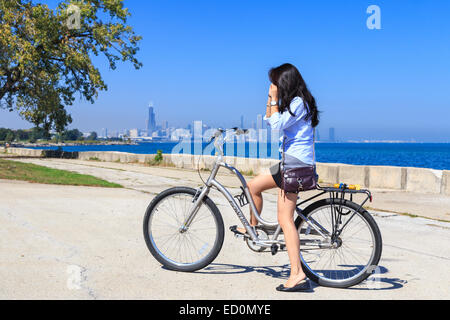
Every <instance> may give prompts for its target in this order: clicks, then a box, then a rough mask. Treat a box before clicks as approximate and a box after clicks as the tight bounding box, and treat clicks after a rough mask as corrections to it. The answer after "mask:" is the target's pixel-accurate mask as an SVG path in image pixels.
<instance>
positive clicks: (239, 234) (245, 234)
mask: <svg viewBox="0 0 450 320" xmlns="http://www.w3.org/2000/svg"><path fill="white" fill-rule="evenodd" d="M230 231H231V232H233V233H234V235H236V236H243V237H250V236H249V235H248V233H247V232H245V233H243V232H241V231H239V230H238V226H231V227H230Z"/></svg>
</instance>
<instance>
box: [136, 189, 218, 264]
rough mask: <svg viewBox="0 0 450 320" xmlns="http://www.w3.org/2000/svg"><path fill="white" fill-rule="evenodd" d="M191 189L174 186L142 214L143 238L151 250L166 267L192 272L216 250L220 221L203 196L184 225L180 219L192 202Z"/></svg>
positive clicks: (154, 200) (216, 251)
mask: <svg viewBox="0 0 450 320" xmlns="http://www.w3.org/2000/svg"><path fill="white" fill-rule="evenodd" d="M196 191H197V190H195V189H192V188H186V187H177V188H172V189H168V190H165V191H163V192H161V193H160V194H159V195H157V196H156V197H155V198H154V199H153V201H152V202H151V203H150V205H149V206H148V208H147V211H146V213H145V217H144V238H145V242H146V244H147V247H148V249H149V250H150V252H151V254H152V255H153V256H154V257H155V259H156V260H158V261H159V262H160V263H161V264H163V265H164V266H165V267H166V268H168V269H171V270H176V271H184V272H193V271H196V270H199V269H202V268H204V267H206V266H207V265H209V264H210V263H211V262H212V261H213V260H214V259H215V258H216V257H217V255H218V254H219V252H220V250H221V248H222V245H223V240H224V225H223V219H222V216H221V215H220V212H219V209H217V207H216V205H215V204H214V202H212V201H211V199H209V198H208V197H205V198H204V200H203V202H202V204H201V206H200V208H199V210H198V212H197V214H196V216H195V218H194V220H193V221H192V223H191V225H190V227H189V228H188V229H183V228H182V227H183V223H184V221H185V220H186V218H187V215H188V213H189V210H190V209H191V207H192V206H193V205H194V203H195V200H194V199H195V195H196Z"/></svg>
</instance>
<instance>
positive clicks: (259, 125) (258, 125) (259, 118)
mask: <svg viewBox="0 0 450 320" xmlns="http://www.w3.org/2000/svg"><path fill="white" fill-rule="evenodd" d="M262 128H263V116H262V115H261V114H258V115H257V116H256V130H261V129H262Z"/></svg>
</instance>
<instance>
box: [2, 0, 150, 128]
mask: <svg viewBox="0 0 450 320" xmlns="http://www.w3.org/2000/svg"><path fill="white" fill-rule="evenodd" d="M122 1H123V0H84V1H81V0H80V1H69V0H65V1H62V2H60V3H59V5H58V6H57V8H56V9H54V10H53V9H49V8H48V6H47V5H46V4H41V3H35V1H33V0H14V1H11V0H0V22H1V24H0V107H3V108H6V109H8V110H9V111H16V112H18V113H19V114H20V116H21V117H22V118H24V119H25V120H27V121H30V122H32V123H33V124H35V125H36V126H40V127H42V128H43V129H44V130H45V131H46V132H49V131H50V129H52V128H54V129H56V131H57V132H62V131H63V130H64V128H65V127H66V126H67V125H68V124H69V123H71V122H72V118H71V116H70V114H69V113H68V112H67V110H66V106H69V105H72V104H73V102H74V100H75V95H76V93H79V94H80V97H81V98H84V99H86V100H87V101H89V102H91V103H94V101H95V98H96V97H97V95H98V92H99V91H102V90H107V86H106V84H105V83H104V81H103V79H102V76H101V74H100V72H99V70H98V68H97V67H95V66H94V64H93V62H92V60H91V57H92V56H93V55H95V56H98V55H99V54H102V55H104V56H105V57H106V59H107V61H108V63H109V67H110V68H111V69H115V68H116V63H117V62H118V61H124V62H125V61H128V62H131V63H132V64H133V65H134V67H135V68H136V69H139V68H140V67H141V66H142V64H141V63H140V62H139V61H138V60H137V59H136V57H135V56H136V53H137V51H138V50H139V48H138V46H137V45H138V42H139V41H140V40H141V39H142V38H141V37H139V36H136V35H135V33H134V31H133V29H132V28H131V27H130V26H127V19H128V17H129V16H130V13H129V12H128V9H126V8H124V6H123V3H122ZM71 2H72V4H71ZM78 20H79V21H78ZM73 21H75V22H76V23H73ZM78 22H79V23H78Z"/></svg>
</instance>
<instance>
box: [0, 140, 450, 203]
mask: <svg viewBox="0 0 450 320" xmlns="http://www.w3.org/2000/svg"><path fill="white" fill-rule="evenodd" d="M4 152H5V148H0V153H4ZM7 153H8V154H15V155H19V156H26V157H41V155H42V150H36V149H25V148H8V150H7ZM154 158H155V155H148V154H134V153H125V152H113V151H89V152H80V153H79V157H78V159H80V160H99V161H109V162H122V163H148V162H151V161H152V160H153V159H154ZM214 160H215V157H213V156H198V155H186V154H174V155H163V161H162V165H166V166H172V167H177V168H184V169H197V168H198V167H199V166H200V168H201V169H211V168H212V165H213V163H214ZM225 160H226V162H227V163H228V164H230V165H232V166H234V167H236V168H237V169H239V170H240V171H242V172H244V173H255V174H258V173H260V172H262V171H264V170H267V169H268V168H269V167H270V166H272V165H274V164H276V163H277V162H278V160H275V159H254V158H238V157H225ZM317 172H318V174H319V177H320V182H321V183H340V182H345V183H347V184H360V185H361V186H364V187H366V188H377V189H392V190H404V191H410V192H420V193H429V194H443V195H448V196H450V171H449V170H433V169H425V168H410V167H389V166H357V165H347V164H339V163H317Z"/></svg>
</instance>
